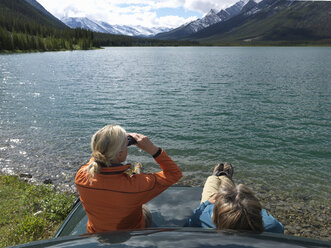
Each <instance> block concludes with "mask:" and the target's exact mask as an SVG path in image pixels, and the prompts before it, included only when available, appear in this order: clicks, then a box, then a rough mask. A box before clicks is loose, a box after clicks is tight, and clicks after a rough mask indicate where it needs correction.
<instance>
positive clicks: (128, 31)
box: [61, 17, 170, 37]
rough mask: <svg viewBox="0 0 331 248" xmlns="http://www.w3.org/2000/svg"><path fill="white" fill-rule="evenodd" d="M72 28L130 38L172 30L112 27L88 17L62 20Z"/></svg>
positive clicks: (123, 26) (124, 26)
mask: <svg viewBox="0 0 331 248" xmlns="http://www.w3.org/2000/svg"><path fill="white" fill-rule="evenodd" d="M61 21H62V22H64V23H65V24H66V25H67V26H69V27H70V28H83V29H87V30H91V31H94V32H101V33H109V34H118V35H128V36H145V37H147V36H153V35H156V34H158V33H161V32H167V31H169V30H170V28H164V27H163V28H162V27H160V28H147V27H142V26H126V25H110V24H109V23H106V22H102V21H95V20H90V19H88V18H86V17H67V18H62V19H61Z"/></svg>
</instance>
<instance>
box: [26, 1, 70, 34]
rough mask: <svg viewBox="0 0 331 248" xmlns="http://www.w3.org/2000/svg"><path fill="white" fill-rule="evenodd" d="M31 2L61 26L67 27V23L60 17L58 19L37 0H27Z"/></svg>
mask: <svg viewBox="0 0 331 248" xmlns="http://www.w3.org/2000/svg"><path fill="white" fill-rule="evenodd" d="M25 1H26V2H28V3H29V4H31V5H32V6H33V7H34V8H36V9H38V10H40V11H41V12H42V13H44V14H45V15H46V16H48V17H49V18H50V19H52V20H53V21H54V22H55V23H57V25H58V26H59V27H62V28H65V24H64V23H62V22H61V21H60V20H59V19H57V18H56V17H55V16H53V15H52V14H51V13H49V12H48V11H47V10H46V9H45V8H44V7H43V6H42V5H41V4H39V3H38V2H37V1H36V0H25Z"/></svg>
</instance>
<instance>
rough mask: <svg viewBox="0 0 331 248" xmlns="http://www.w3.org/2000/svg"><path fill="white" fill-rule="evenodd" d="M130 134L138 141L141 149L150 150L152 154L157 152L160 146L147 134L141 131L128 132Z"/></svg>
mask: <svg viewBox="0 0 331 248" xmlns="http://www.w3.org/2000/svg"><path fill="white" fill-rule="evenodd" d="M128 135H131V136H132V137H133V138H134V139H135V140H136V141H137V144H135V145H136V146H138V147H139V148H140V149H142V150H144V151H145V152H148V153H149V154H151V155H152V156H153V155H154V154H155V153H157V151H158V150H159V148H158V147H157V146H156V145H154V144H153V143H152V141H151V140H150V139H149V138H148V137H147V136H145V135H143V134H139V133H128Z"/></svg>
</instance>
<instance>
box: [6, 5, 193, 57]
mask: <svg viewBox="0 0 331 248" xmlns="http://www.w3.org/2000/svg"><path fill="white" fill-rule="evenodd" d="M197 44H199V43H198V42H190V41H188V42H187V41H179V42H177V41H162V40H156V39H154V40H152V39H144V38H135V37H129V36H124V35H111V34H103V33H95V32H92V31H87V30H85V29H71V28H69V27H67V26H66V25H65V24H64V23H62V22H61V21H60V20H58V19H56V18H55V17H50V16H49V15H46V14H45V13H43V12H42V11H41V10H39V9H37V8H35V7H34V6H33V5H31V4H30V3H28V2H27V1H26V0H1V1H0V51H56V50H74V49H84V50H85V49H91V48H97V47H100V46H177V45H197Z"/></svg>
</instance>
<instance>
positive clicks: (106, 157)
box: [85, 125, 127, 180]
mask: <svg viewBox="0 0 331 248" xmlns="http://www.w3.org/2000/svg"><path fill="white" fill-rule="evenodd" d="M126 140H127V136H126V132H125V130H124V129H123V128H122V127H121V126H119V125H107V126H105V127H103V128H101V129H100V130H99V131H97V132H96V133H95V134H94V135H93V136H92V139H91V150H92V157H93V158H94V162H93V163H91V164H90V165H89V166H87V167H86V168H85V171H86V172H87V174H88V177H89V178H90V180H92V179H93V178H94V177H95V175H96V174H97V173H100V171H101V166H100V164H99V163H98V162H100V163H103V164H105V165H107V166H109V165H110V161H111V160H112V159H114V158H115V156H116V155H117V154H118V153H119V152H120V151H122V150H124V148H125V146H126Z"/></svg>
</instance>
